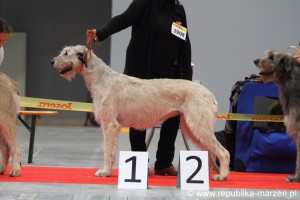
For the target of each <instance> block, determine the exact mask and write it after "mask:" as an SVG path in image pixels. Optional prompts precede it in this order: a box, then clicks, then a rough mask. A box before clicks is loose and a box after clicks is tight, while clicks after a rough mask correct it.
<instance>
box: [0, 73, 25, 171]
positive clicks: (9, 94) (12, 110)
mask: <svg viewBox="0 0 300 200" xmlns="http://www.w3.org/2000/svg"><path fill="white" fill-rule="evenodd" d="M0 94H1V97H0V148H1V161H0V174H4V173H5V171H6V169H7V165H8V161H9V158H10V155H12V170H11V172H10V173H9V175H10V176H20V175H21V163H20V156H21V153H20V149H19V147H18V143H17V125H16V123H17V122H16V119H17V112H18V110H19V96H18V86H17V84H16V82H15V81H14V80H12V79H11V78H9V77H8V76H6V75H5V74H3V73H1V72H0Z"/></svg>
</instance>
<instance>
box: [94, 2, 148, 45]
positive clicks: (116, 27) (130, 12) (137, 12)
mask: <svg viewBox="0 0 300 200" xmlns="http://www.w3.org/2000/svg"><path fill="white" fill-rule="evenodd" d="M144 6H145V0H133V1H132V3H131V4H130V5H129V7H128V8H127V10H125V12H123V13H122V14H120V15H118V16H115V17H113V18H112V19H111V20H110V21H109V22H108V23H107V24H106V25H105V26H104V27H103V28H101V29H97V31H96V36H97V37H98V39H99V40H100V41H102V40H105V39H106V38H108V37H109V36H110V35H112V34H114V33H117V32H119V31H121V30H123V29H126V28H128V27H130V26H132V25H134V24H135V23H136V22H137V21H138V20H139V18H140V16H141V14H142V13H143V11H144Z"/></svg>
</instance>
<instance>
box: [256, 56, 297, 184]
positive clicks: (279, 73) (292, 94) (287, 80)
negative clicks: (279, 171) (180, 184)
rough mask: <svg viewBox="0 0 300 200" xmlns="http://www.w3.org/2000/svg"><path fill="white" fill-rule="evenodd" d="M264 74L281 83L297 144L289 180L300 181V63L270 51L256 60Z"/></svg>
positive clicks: (284, 106)
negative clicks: (292, 171) (293, 172)
mask: <svg viewBox="0 0 300 200" xmlns="http://www.w3.org/2000/svg"><path fill="white" fill-rule="evenodd" d="M254 63H255V65H256V66H257V67H258V68H259V69H260V71H261V72H260V74H261V75H262V77H263V76H265V75H267V76H273V78H272V79H273V80H275V81H276V82H278V85H279V100H280V104H281V105H282V110H283V114H284V120H285V124H286V128H287V132H288V133H289V134H290V136H291V137H292V138H293V139H294V140H295V142H296V146H297V158H296V171H295V174H294V175H292V176H289V177H287V178H286V181H288V182H300V64H299V63H297V61H296V58H293V56H292V55H289V54H287V53H285V52H283V53H281V52H280V53H279V52H275V51H273V50H271V51H268V52H267V53H266V56H264V57H261V58H259V59H256V60H254Z"/></svg>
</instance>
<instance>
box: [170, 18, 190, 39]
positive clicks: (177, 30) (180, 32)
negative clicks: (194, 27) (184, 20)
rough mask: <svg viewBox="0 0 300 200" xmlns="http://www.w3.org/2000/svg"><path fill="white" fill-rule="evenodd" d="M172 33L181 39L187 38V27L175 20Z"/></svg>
mask: <svg viewBox="0 0 300 200" xmlns="http://www.w3.org/2000/svg"><path fill="white" fill-rule="evenodd" d="M171 33H172V34H173V35H175V36H177V37H179V38H180V39H183V40H185V38H186V34H187V29H186V28H185V27H183V26H181V25H179V24H177V23H176V22H173V24H172V29H171Z"/></svg>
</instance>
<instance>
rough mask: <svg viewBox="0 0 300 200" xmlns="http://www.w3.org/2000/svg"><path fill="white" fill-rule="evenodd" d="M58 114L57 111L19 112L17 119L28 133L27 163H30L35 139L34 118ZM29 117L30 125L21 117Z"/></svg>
mask: <svg viewBox="0 0 300 200" xmlns="http://www.w3.org/2000/svg"><path fill="white" fill-rule="evenodd" d="M57 114H58V112H57V111H19V113H18V119H19V120H20V121H21V122H22V124H23V125H24V126H25V127H26V128H27V130H28V131H29V133H30V141H29V151H28V163H32V156H33V149H34V138H35V127H36V118H37V117H40V116H56V115H57ZM22 115H24V116H31V125H30V126H29V124H28V123H27V122H26V121H25V120H24V119H23V118H22V117H21V116H22Z"/></svg>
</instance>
